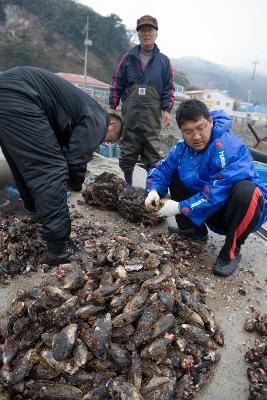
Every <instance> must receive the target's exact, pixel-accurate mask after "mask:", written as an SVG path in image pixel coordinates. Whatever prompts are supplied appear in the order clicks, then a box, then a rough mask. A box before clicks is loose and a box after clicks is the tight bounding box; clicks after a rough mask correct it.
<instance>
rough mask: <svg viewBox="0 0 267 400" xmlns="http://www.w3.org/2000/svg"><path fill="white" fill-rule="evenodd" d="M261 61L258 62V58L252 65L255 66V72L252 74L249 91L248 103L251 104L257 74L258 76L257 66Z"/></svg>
mask: <svg viewBox="0 0 267 400" xmlns="http://www.w3.org/2000/svg"><path fill="white" fill-rule="evenodd" d="M259 62H260V61H259V60H258V57H256V60H255V61H254V62H253V63H252V64H254V68H253V72H252V75H251V85H250V89H249V91H248V103H250V100H251V99H252V91H253V88H254V80H255V74H256V67H257V64H259Z"/></svg>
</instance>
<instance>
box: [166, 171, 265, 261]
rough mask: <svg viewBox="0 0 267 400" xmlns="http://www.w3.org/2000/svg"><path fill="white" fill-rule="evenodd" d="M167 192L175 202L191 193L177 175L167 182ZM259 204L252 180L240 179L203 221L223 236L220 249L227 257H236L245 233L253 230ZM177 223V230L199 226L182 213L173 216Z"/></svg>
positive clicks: (259, 209) (260, 210) (258, 213)
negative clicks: (217, 208) (225, 199)
mask: <svg viewBox="0 0 267 400" xmlns="http://www.w3.org/2000/svg"><path fill="white" fill-rule="evenodd" d="M170 194H171V198H172V199H173V200H175V201H182V200H185V199H188V198H189V197H191V196H192V195H193V193H191V192H190V191H189V190H188V189H187V188H186V187H185V186H184V185H183V183H182V182H181V181H180V179H179V178H178V176H177V174H175V175H174V178H173V180H172V183H171V185H170ZM262 207H263V198H262V194H261V192H260V190H259V188H258V187H257V186H255V185H254V184H253V183H252V182H250V181H248V180H242V181H240V182H238V183H236V184H235V185H234V186H233V188H232V190H231V192H230V194H229V199H228V202H227V204H226V205H225V207H223V208H222V209H221V210H219V211H217V212H216V213H215V214H213V215H211V216H210V217H208V218H207V220H206V221H205V224H206V225H207V226H208V227H209V228H210V229H211V230H212V231H214V232H216V233H219V234H221V235H225V236H226V238H225V243H224V246H223V248H222V249H221V252H220V254H221V255H222V256H224V257H226V258H228V259H230V260H232V259H234V258H235V255H237V254H238V252H239V251H240V247H241V246H242V245H243V244H244V242H245V240H246V239H247V237H248V235H249V234H250V233H251V232H254V231H255V228H256V226H257V224H258V222H259V219H260V215H261V212H262ZM176 222H177V225H178V226H179V228H180V229H189V228H199V227H198V226H197V225H195V224H194V223H193V222H192V221H191V220H190V219H189V218H188V217H186V216H185V215H182V214H179V215H177V216H176Z"/></svg>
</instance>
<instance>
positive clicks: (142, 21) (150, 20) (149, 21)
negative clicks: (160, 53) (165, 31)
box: [136, 15, 158, 32]
mask: <svg viewBox="0 0 267 400" xmlns="http://www.w3.org/2000/svg"><path fill="white" fill-rule="evenodd" d="M144 25H149V26H152V27H153V28H155V29H156V30H158V21H157V20H156V18H154V17H151V15H143V17H141V18H139V19H138V20H137V24H136V30H137V32H138V31H139V29H140V28H142V26H144Z"/></svg>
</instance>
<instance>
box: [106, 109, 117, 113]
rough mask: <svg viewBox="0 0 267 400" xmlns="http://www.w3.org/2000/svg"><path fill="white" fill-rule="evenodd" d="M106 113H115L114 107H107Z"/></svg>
mask: <svg viewBox="0 0 267 400" xmlns="http://www.w3.org/2000/svg"><path fill="white" fill-rule="evenodd" d="M108 113H110V114H115V113H116V110H115V108H109V109H108Z"/></svg>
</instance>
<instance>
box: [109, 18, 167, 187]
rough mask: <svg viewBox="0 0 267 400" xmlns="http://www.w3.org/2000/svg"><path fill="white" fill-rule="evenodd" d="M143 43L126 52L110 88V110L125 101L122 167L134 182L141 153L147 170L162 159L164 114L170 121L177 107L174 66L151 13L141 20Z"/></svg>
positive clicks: (129, 181)
mask: <svg viewBox="0 0 267 400" xmlns="http://www.w3.org/2000/svg"><path fill="white" fill-rule="evenodd" d="M136 30H137V32H138V37H139V40H140V44H139V45H138V46H135V47H134V48H133V49H132V50H131V51H130V52H129V53H126V54H125V55H124V56H123V57H122V59H121V61H120V62H119V65H118V67H117V70H116V73H115V75H114V81H113V87H112V88H111V90H110V98H109V105H110V112H114V111H115V109H116V107H117V106H118V104H119V102H120V100H122V103H123V104H122V109H121V111H122V116H123V122H124V130H123V135H122V139H121V141H120V151H121V156H120V161H119V163H120V167H121V169H122V171H123V172H124V176H125V180H126V182H127V183H128V185H129V186H131V185H132V178H133V170H134V166H135V164H136V162H137V160H138V156H139V155H140V156H141V159H142V162H143V163H144V165H145V167H146V169H147V170H149V169H150V168H151V167H152V166H153V165H154V163H155V162H156V161H158V160H159V159H160V155H159V150H160V130H161V120H162V114H163V121H164V124H165V126H168V125H169V124H170V120H171V117H170V111H171V109H172V107H173V99H174V84H173V69H172V66H171V64H170V60H169V59H168V57H167V56H165V55H164V54H162V53H160V51H159V48H158V47H157V45H156V44H155V41H156V39H157V35H158V34H157V31H158V22H157V20H156V18H153V17H151V16H150V15H144V16H143V17H141V18H139V19H138V20H137V27H136Z"/></svg>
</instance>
